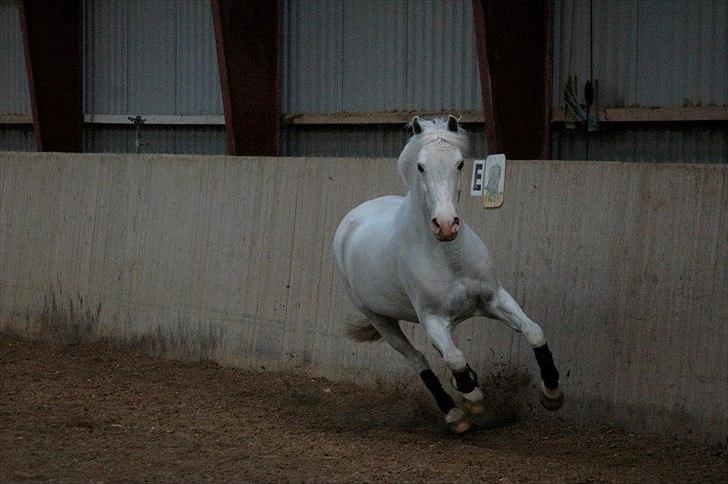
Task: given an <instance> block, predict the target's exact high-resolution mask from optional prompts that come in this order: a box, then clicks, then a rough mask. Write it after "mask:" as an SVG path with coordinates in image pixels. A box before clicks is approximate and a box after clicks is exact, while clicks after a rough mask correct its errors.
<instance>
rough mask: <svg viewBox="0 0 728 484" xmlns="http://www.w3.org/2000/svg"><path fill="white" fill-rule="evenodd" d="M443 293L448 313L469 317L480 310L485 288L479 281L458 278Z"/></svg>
mask: <svg viewBox="0 0 728 484" xmlns="http://www.w3.org/2000/svg"><path fill="white" fill-rule="evenodd" d="M443 295H444V296H445V297H444V300H443V301H442V303H443V305H444V307H445V309H446V310H447V312H448V313H450V314H451V315H453V316H461V317H465V318H468V317H470V316H472V315H473V314H475V313H476V312H477V311H478V308H479V307H480V305H481V300H482V298H483V289H482V287H481V284H480V282H479V281H476V280H472V279H457V280H453V281H452V282H451V283H450V284H449V287H448V288H447V289H446V290H445V291H444V294H443Z"/></svg>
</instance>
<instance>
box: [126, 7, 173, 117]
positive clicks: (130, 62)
mask: <svg viewBox="0 0 728 484" xmlns="http://www.w3.org/2000/svg"><path fill="white" fill-rule="evenodd" d="M127 8H128V23H127V31H128V40H129V46H128V55H129V57H128V59H127V69H128V72H129V74H128V78H127V79H128V88H127V89H128V91H129V100H128V106H127V108H128V109H129V111H128V112H129V113H140V114H177V113H176V112H175V86H176V81H178V80H177V79H175V74H176V72H175V64H176V60H177V59H176V55H175V53H176V42H175V40H176V39H175V31H176V27H177V22H176V10H177V6H176V5H175V3H174V2H169V1H160V0H155V1H153V2H148V1H141V2H130V3H128V7H127ZM179 81H180V82H183V80H182V79H179Z"/></svg>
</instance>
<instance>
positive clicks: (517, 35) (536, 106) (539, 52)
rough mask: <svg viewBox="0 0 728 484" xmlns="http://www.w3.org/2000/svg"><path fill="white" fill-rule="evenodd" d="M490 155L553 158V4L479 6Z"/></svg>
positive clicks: (506, 0)
mask: <svg viewBox="0 0 728 484" xmlns="http://www.w3.org/2000/svg"><path fill="white" fill-rule="evenodd" d="M473 17H474V21H475V33H476V44H477V48H478V61H479V67H480V80H481V89H482V93H483V111H484V116H485V132H486V138H487V142H488V151H489V152H491V153H505V155H506V156H507V157H508V158H511V159H545V158H548V156H549V144H550V140H549V133H550V122H551V119H550V117H551V107H550V100H551V30H552V19H553V3H552V0H544V1H533V0H473Z"/></svg>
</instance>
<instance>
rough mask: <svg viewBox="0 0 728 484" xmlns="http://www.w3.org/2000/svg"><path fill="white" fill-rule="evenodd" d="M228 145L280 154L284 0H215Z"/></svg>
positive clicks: (236, 151) (244, 151) (237, 151)
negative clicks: (282, 10)
mask: <svg viewBox="0 0 728 484" xmlns="http://www.w3.org/2000/svg"><path fill="white" fill-rule="evenodd" d="M210 5H211V7H212V18H213V25H214V28H215V40H216V44H217V60H218V66H219V70H220V85H221V87H222V99H223V107H224V110H225V131H226V138H227V149H228V153H229V154H231V155H251V156H252V155H258V156H261V155H262V156H277V155H278V154H279V153H280V136H281V111H280V109H281V108H280V98H281V82H280V52H281V48H280V47H281V6H280V1H279V0H237V1H236V0H210Z"/></svg>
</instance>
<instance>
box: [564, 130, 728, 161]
mask: <svg viewBox="0 0 728 484" xmlns="http://www.w3.org/2000/svg"><path fill="white" fill-rule="evenodd" d="M551 151H552V155H553V157H554V158H557V159H561V160H583V159H589V160H604V161H637V162H652V163H728V126H726V125H725V124H722V125H713V126H711V125H706V124H696V125H692V126H690V125H686V126H642V127H624V126H605V127H603V128H602V129H601V130H599V131H597V132H594V133H589V134H587V133H585V132H584V131H571V130H556V131H554V132H553V136H552V145H551Z"/></svg>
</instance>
